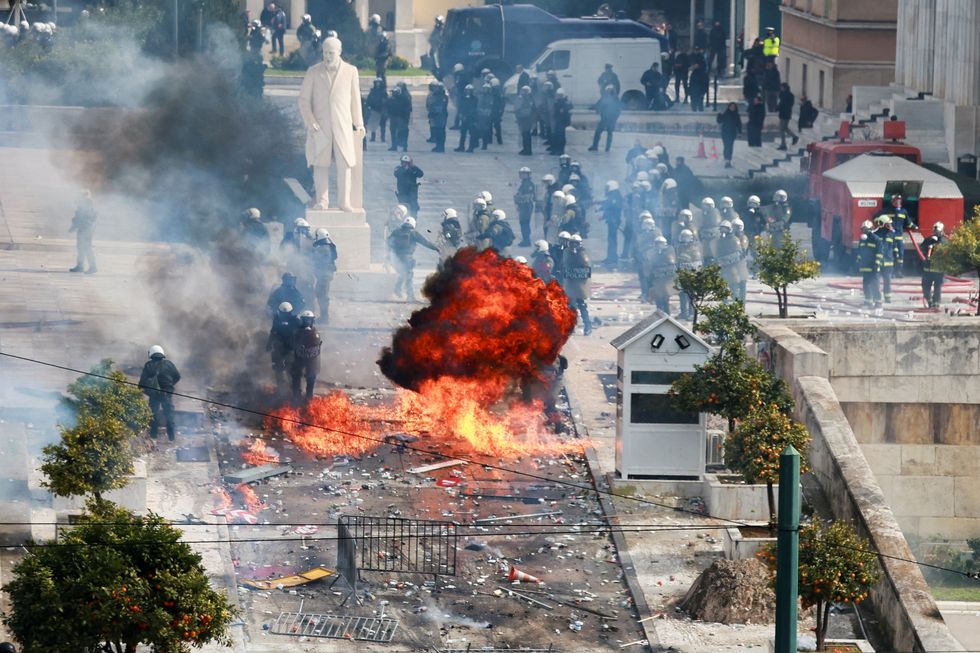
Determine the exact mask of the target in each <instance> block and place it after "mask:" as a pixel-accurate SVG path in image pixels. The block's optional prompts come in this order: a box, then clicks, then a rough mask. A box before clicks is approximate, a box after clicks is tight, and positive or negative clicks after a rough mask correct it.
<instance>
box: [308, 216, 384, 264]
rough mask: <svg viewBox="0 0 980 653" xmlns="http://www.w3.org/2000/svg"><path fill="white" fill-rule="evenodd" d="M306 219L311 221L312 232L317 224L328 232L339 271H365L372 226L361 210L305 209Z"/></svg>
mask: <svg viewBox="0 0 980 653" xmlns="http://www.w3.org/2000/svg"><path fill="white" fill-rule="evenodd" d="M306 221H307V222H309V223H310V232H311V233H313V232H315V231H316V230H317V229H319V228H320V227H323V228H325V229H326V230H327V231H329V232H330V240H332V241H333V242H334V244H336V245H337V269H338V270H367V269H368V268H370V267H371V227H370V225H368V223H367V214H366V213H365V212H364V209H354V210H353V211H341V210H340V209H328V210H326V211H315V210H313V209H306Z"/></svg>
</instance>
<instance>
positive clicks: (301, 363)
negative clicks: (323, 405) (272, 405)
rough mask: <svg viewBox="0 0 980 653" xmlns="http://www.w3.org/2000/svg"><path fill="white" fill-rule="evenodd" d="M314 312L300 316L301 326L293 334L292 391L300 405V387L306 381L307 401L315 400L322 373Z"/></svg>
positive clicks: (320, 342)
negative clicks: (315, 388) (314, 393)
mask: <svg viewBox="0 0 980 653" xmlns="http://www.w3.org/2000/svg"><path fill="white" fill-rule="evenodd" d="M315 319H316V318H315V317H314V315H313V311H303V312H302V313H300V314H299V326H298V328H297V329H296V332H295V333H294V334H293V363H292V367H291V373H292V389H293V401H294V402H296V403H299V400H300V385H301V384H302V381H303V379H306V401H309V400H310V399H312V398H313V387H314V386H315V385H316V377H317V374H319V373H320V347H321V345H322V341H321V340H320V333H319V332H318V331H317V330H316V327H315V326H314V325H313V323H314V321H315Z"/></svg>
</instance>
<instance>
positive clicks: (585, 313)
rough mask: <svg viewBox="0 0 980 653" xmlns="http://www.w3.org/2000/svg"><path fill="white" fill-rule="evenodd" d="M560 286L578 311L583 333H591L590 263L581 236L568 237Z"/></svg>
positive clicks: (573, 307)
mask: <svg viewBox="0 0 980 653" xmlns="http://www.w3.org/2000/svg"><path fill="white" fill-rule="evenodd" d="M562 258H563V259H564V260H563V261H562V279H563V280H562V287H563V288H564V289H565V294H566V295H567V296H568V305H569V306H571V307H572V309H573V310H576V311H578V314H579V319H580V321H581V323H582V329H583V331H584V333H585V335H590V334H591V333H592V321H591V320H590V319H589V306H588V304H587V303H586V302H588V300H589V296H590V294H591V287H592V263H591V262H590V261H589V255H588V253H587V252H586V251H585V248H584V247H583V246H582V237H581V236H580V235H578V234H572V235H571V237H570V238H569V243H568V251H566V252H565V253H564V256H563V257H562Z"/></svg>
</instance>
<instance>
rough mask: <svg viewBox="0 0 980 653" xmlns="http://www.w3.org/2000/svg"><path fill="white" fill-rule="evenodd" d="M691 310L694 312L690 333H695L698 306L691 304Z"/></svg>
mask: <svg viewBox="0 0 980 653" xmlns="http://www.w3.org/2000/svg"><path fill="white" fill-rule="evenodd" d="M691 310H692V311H694V317H693V318H691V331H696V330H697V326H698V305H697V304H695V303H694V302H691Z"/></svg>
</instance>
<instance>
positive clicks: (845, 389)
mask: <svg viewBox="0 0 980 653" xmlns="http://www.w3.org/2000/svg"><path fill="white" fill-rule="evenodd" d="M831 374H833V372H831ZM830 384H831V385H832V386H833V387H834V393H835V394H836V395H837V396H838V397H840V399H841V401H847V402H866V401H870V400H871V378H870V377H867V376H831V379H830Z"/></svg>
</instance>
